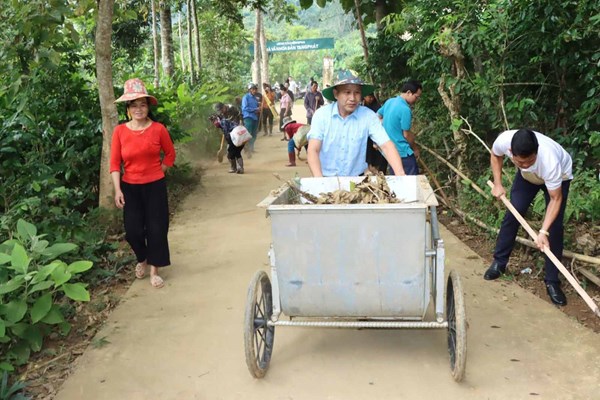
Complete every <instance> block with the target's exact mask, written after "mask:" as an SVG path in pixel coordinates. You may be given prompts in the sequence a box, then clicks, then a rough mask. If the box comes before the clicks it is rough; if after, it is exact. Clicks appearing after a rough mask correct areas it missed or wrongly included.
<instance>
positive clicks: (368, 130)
mask: <svg viewBox="0 0 600 400" xmlns="http://www.w3.org/2000/svg"><path fill="white" fill-rule="evenodd" d="M374 89H375V88H374V87H373V86H372V85H367V84H365V83H364V82H363V81H361V80H360V79H359V78H356V77H351V78H347V79H344V80H341V81H338V82H337V83H336V84H335V85H333V86H331V87H328V88H326V89H324V90H323V97H325V98H326V99H327V100H330V101H332V102H333V103H331V104H328V105H326V106H324V107H321V108H319V109H318V110H317V111H316V112H315V114H314V116H313V119H312V125H311V128H310V132H309V133H308V151H307V158H308V167H309V168H310V172H311V173H312V175H313V176H316V177H317V176H358V175H362V174H363V173H364V172H365V170H366V169H367V162H366V151H367V138H369V137H370V138H371V139H372V140H373V142H375V143H377V145H378V146H379V147H380V148H381V150H382V151H383V153H384V155H385V157H386V158H387V160H388V162H389V164H390V166H391V167H392V169H393V170H394V172H395V174H396V175H404V169H403V168H402V161H401V159H400V156H399V155H398V151H397V150H396V146H394V144H393V143H392V142H391V141H390V138H389V137H388V135H387V133H386V132H385V129H383V125H381V122H380V121H379V118H378V117H377V114H375V113H374V112H373V111H371V110H370V109H369V108H367V107H364V106H361V105H360V101H361V99H362V98H363V97H364V96H366V95H368V94H371V93H373V91H374Z"/></svg>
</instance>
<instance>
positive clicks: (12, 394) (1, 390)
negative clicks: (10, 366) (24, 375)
mask: <svg viewBox="0 0 600 400" xmlns="http://www.w3.org/2000/svg"><path fill="white" fill-rule="evenodd" d="M26 386H27V385H26V384H25V383H23V382H21V381H17V382H15V383H13V384H12V385H11V386H8V373H7V372H6V371H4V372H3V373H2V382H0V400H29V399H30V397H27V396H25V395H23V394H21V393H19V392H20V391H22V390H23V389H25V387H26Z"/></svg>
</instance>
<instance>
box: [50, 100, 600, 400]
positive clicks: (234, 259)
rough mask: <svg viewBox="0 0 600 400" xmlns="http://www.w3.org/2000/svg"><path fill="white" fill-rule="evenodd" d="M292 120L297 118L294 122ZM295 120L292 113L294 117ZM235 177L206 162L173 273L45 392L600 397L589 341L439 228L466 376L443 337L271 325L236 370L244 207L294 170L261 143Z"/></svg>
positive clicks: (248, 215) (277, 148)
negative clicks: (486, 276)
mask: <svg viewBox="0 0 600 400" xmlns="http://www.w3.org/2000/svg"><path fill="white" fill-rule="evenodd" d="M302 114H303V113H302ZM295 115H301V112H300V111H299V110H298V111H296V114H295ZM256 148H257V151H258V153H257V154H256V156H255V157H253V158H252V159H251V160H246V174H245V175H242V176H240V175H231V174H227V166H226V165H225V164H217V163H216V162H211V163H209V164H208V165H207V166H206V167H207V169H206V175H205V176H204V177H203V185H202V186H201V187H198V188H197V190H196V191H195V192H194V193H192V194H191V195H190V196H188V197H187V199H186V200H185V202H184V203H183V204H182V206H181V208H180V209H179V211H178V214H177V215H176V217H175V219H174V221H173V223H172V229H171V233H170V243H171V247H172V262H173V265H172V266H171V267H170V268H169V269H168V270H167V272H166V274H165V278H166V285H165V287H164V288H163V289H160V290H156V289H153V288H151V287H150V283H149V281H148V280H147V279H145V280H141V281H136V282H134V284H133V285H132V287H131V288H130V289H129V291H128V293H127V295H126V296H125V298H124V301H123V302H122V303H121V304H120V305H119V306H118V308H117V309H116V310H115V311H114V312H113V314H112V315H111V316H110V318H109V320H108V321H107V322H106V325H105V327H104V328H103V329H102V330H101V331H100V332H99V333H98V335H97V337H99V338H102V337H104V338H105V340H106V341H108V343H107V344H106V345H105V346H103V347H101V348H92V347H89V348H88V349H87V350H86V351H85V353H84V355H83V356H82V357H81V358H80V359H79V360H78V361H77V364H76V366H75V367H74V368H75V370H74V372H73V374H72V375H71V377H70V378H69V379H68V380H67V381H66V382H65V383H64V385H63V387H62V388H61V390H60V391H59V393H58V395H57V396H56V397H55V398H56V399H58V400H79V399H110V400H112V399H128V400H136V399H161V400H163V399H165V400H166V399H211V400H213V399H307V400H308V399H310V400H313V399H325V398H327V399H344V400H352V399H367V398H371V399H398V398H404V399H434V398H442V397H443V398H445V399H478V400H479V399H484V398H485V399H523V398H530V397H531V396H535V395H539V396H540V398H546V399H556V398H560V399H592V398H596V397H597V395H598V393H599V392H600V357H599V356H598V355H599V354H600V340H599V337H598V334H595V333H593V332H592V331H591V330H589V329H586V328H584V327H582V326H581V325H579V324H578V323H577V322H576V321H573V320H571V319H569V318H568V317H567V316H565V314H563V313H562V312H561V311H559V310H557V309H556V308H555V307H554V306H552V305H551V304H550V303H548V302H547V301H545V300H542V299H539V298H537V297H536V296H534V295H532V294H531V293H529V292H527V291H525V290H523V289H522V288H520V287H518V286H517V285H515V284H512V283H509V282H492V283H490V282H484V281H483V279H482V277H481V275H482V273H483V271H484V268H485V263H484V262H483V260H482V259H481V258H480V257H479V256H477V254H475V253H474V252H473V251H471V250H470V249H469V248H468V247H467V246H466V245H465V244H463V243H462V242H461V241H460V240H459V239H458V238H457V237H456V236H454V235H453V234H452V233H450V232H449V231H448V230H446V229H442V236H443V238H444V239H445V241H446V243H447V253H446V254H447V267H448V269H449V268H454V269H456V270H458V272H459V273H460V275H461V277H462V280H463V286H464V292H465V299H466V305H467V317H468V322H469V330H468V361H467V373H466V379H465V381H464V382H463V383H461V384H457V383H455V382H454V381H453V380H452V378H451V376H450V371H449V366H448V364H449V362H448V354H447V351H446V333H445V331H441V330H431V331H426V330H353V329H348V330H336V329H312V328H277V329H276V334H275V349H274V352H273V359H272V362H271V367H270V370H269V372H268V373H267V376H266V377H265V378H264V379H263V380H255V379H254V378H252V377H251V376H250V374H249V373H248V371H247V368H246V364H245V361H244V348H243V317H244V308H245V300H246V290H247V286H248V283H249V281H250V279H251V277H252V276H253V274H254V273H255V271H257V270H259V269H263V270H266V271H268V259H267V256H266V254H267V250H268V248H269V243H270V238H271V232H270V221H269V220H268V219H266V218H265V213H264V210H262V209H257V208H256V207H255V205H256V204H257V203H258V202H259V201H260V200H262V199H263V198H264V197H265V196H266V195H267V194H268V193H269V192H270V190H272V189H274V188H275V187H277V186H279V182H278V181H277V180H276V179H275V178H273V176H272V173H273V172H277V173H279V174H280V175H281V176H282V177H283V178H284V179H287V178H291V177H292V176H293V175H294V173H295V172H298V173H299V174H300V175H301V176H307V175H308V174H309V173H308V168H307V167H306V165H305V164H303V163H302V162H301V163H300V164H301V166H299V167H297V168H286V167H284V164H285V163H286V162H287V155H286V150H285V149H286V148H285V142H281V141H280V140H279V136H278V135H275V136H272V137H266V138H264V137H259V140H258V142H257V144H256Z"/></svg>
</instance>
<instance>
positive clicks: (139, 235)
mask: <svg viewBox="0 0 600 400" xmlns="http://www.w3.org/2000/svg"><path fill="white" fill-rule="evenodd" d="M121 190H122V191H123V195H124V196H125V207H124V209H123V220H124V224H125V238H126V239H127V242H128V243H129V245H130V246H131V249H132V250H133V252H134V253H135V256H136V258H137V260H138V262H143V261H146V262H148V264H150V265H153V266H155V267H166V266H167V265H169V264H171V260H170V254H169V242H168V240H167V233H168V231H169V202H168V198H167V182H166V180H165V178H162V179H159V180H157V181H154V182H150V183H143V184H131V183H126V182H121Z"/></svg>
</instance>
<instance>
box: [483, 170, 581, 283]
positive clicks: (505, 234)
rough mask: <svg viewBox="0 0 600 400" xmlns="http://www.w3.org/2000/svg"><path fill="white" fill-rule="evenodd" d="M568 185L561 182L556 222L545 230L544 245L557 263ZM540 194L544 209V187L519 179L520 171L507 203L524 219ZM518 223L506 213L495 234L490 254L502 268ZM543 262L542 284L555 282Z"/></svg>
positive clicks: (550, 266)
mask: <svg viewBox="0 0 600 400" xmlns="http://www.w3.org/2000/svg"><path fill="white" fill-rule="evenodd" d="M570 185H571V181H563V183H562V188H561V189H562V202H561V204H560V211H559V213H558V215H557V216H556V219H555V220H554V222H553V223H552V225H551V226H550V229H548V232H549V233H550V236H549V237H548V241H549V242H550V250H551V251H552V253H553V254H554V255H555V256H556V257H557V258H558V259H559V260H560V259H561V258H562V254H563V236H564V229H563V218H564V216H565V208H566V205H567V198H568V196H569V186H570ZM540 190H541V191H543V192H544V199H545V200H546V206H548V203H549V202H550V195H549V194H548V189H546V186H545V185H534V184H533V183H531V182H529V181H526V180H525V179H523V176H522V175H521V172H520V171H517V174H516V176H515V181H514V182H513V185H512V188H511V189H510V202H511V204H512V205H513V206H514V207H515V208H516V209H517V211H518V212H519V213H520V214H521V215H525V213H526V212H527V209H528V208H529V206H530V205H531V203H532V202H533V199H534V198H535V196H536V195H537V193H538V192H539V191H540ZM519 226H521V225H520V224H519V221H517V219H516V218H515V217H514V216H513V215H512V213H511V212H510V211H507V212H506V214H505V215H504V220H503V221H502V226H501V227H500V232H499V233H498V240H497V241H496V250H495V251H494V260H496V262H497V263H498V264H499V265H503V266H504V265H506V264H507V263H508V259H509V258H510V253H511V252H512V250H513V247H514V245H515V239H516V237H517V231H518V230H519ZM544 258H545V259H546V263H545V271H546V275H545V277H544V280H545V281H546V282H559V279H558V269H557V268H556V266H555V265H554V264H553V263H552V261H550V259H549V258H548V257H546V256H544Z"/></svg>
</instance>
